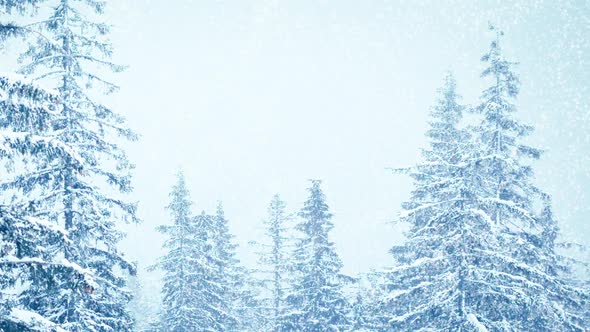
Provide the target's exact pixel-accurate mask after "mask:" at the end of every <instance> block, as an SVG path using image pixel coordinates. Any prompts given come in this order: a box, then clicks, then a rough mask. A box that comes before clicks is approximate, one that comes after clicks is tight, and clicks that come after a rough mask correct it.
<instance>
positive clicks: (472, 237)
mask: <svg viewBox="0 0 590 332" xmlns="http://www.w3.org/2000/svg"><path fill="white" fill-rule="evenodd" d="M439 95H440V97H439V100H438V102H437V104H436V106H435V107H434V108H433V110H432V112H431V118H432V120H431V121H430V126H431V128H430V129H429V130H428V132H427V133H426V135H427V137H428V138H429V141H430V146H429V148H428V149H424V150H423V151H422V154H423V158H424V162H423V163H421V164H419V165H417V166H415V167H412V168H409V169H403V170H400V171H403V172H406V173H408V174H409V175H410V176H411V177H412V178H413V179H414V190H413V191H412V195H411V198H410V201H408V202H407V203H404V205H403V208H404V210H405V211H404V213H403V215H402V216H401V218H400V219H401V221H403V222H407V223H408V224H409V225H410V229H409V231H408V233H407V234H406V237H407V239H406V241H405V242H404V243H403V244H402V245H398V246H395V247H393V248H392V249H391V253H392V254H393V255H394V258H395V259H396V263H397V266H395V267H394V268H393V269H392V270H390V271H388V272H387V274H386V275H387V283H386V286H387V290H388V294H387V296H386V297H385V299H384V301H383V302H384V307H383V308H382V311H383V313H382V314H381V315H380V316H382V318H381V329H382V330H387V329H395V330H406V331H418V330H426V329H429V328H430V329H433V330H453V329H461V328H462V326H463V324H464V322H465V321H466V318H465V312H464V311H463V310H464V302H465V298H466V294H467V293H468V290H467V289H466V285H465V283H464V279H465V277H466V274H467V272H466V271H467V268H468V265H469V262H467V257H468V253H467V250H468V244H469V243H470V242H471V241H474V242H476V241H478V237H479V236H481V234H479V233H480V229H481V227H482V226H481V223H479V222H477V218H478V215H479V214H481V213H482V211H479V210H476V209H471V208H470V206H468V205H467V204H466V202H467V201H469V199H470V198H471V197H473V191H474V188H473V185H472V181H471V172H470V163H469V162H468V159H469V158H470V157H471V155H472V154H473V152H472V149H473V146H472V145H470V144H469V137H468V135H467V133H466V132H465V131H463V130H461V129H459V127H458V125H459V121H460V120H461V118H462V115H463V111H464V106H462V105H461V104H460V103H459V101H460V96H459V95H458V94H457V92H456V83H455V80H454V79H453V77H452V76H450V75H449V76H447V77H446V79H445V84H444V87H443V88H442V89H441V90H439ZM482 240H485V239H482Z"/></svg>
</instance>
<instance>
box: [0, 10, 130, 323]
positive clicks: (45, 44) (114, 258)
mask: <svg viewBox="0 0 590 332" xmlns="http://www.w3.org/2000/svg"><path fill="white" fill-rule="evenodd" d="M47 2H50V1H47ZM52 4H53V5H54V7H51V10H50V11H49V15H48V16H47V17H42V16H43V14H45V13H47V12H45V11H43V10H41V11H39V12H38V13H37V16H36V19H38V20H37V22H38V23H29V24H27V26H26V30H27V32H35V33H34V34H33V33H31V34H29V35H27V36H28V37H27V38H28V39H30V37H31V36H34V38H36V41H35V42H31V43H30V46H29V48H28V50H27V51H26V52H25V53H24V54H23V56H22V60H23V61H24V62H26V64H25V65H24V66H23V68H22V72H23V73H24V74H28V75H31V76H32V77H33V79H34V80H36V81H43V83H44V84H45V85H46V86H51V87H54V88H55V90H56V94H57V104H58V111H59V114H58V115H57V116H56V117H55V118H53V119H52V121H51V123H50V124H49V130H50V131H51V135H52V138H53V139H54V141H57V142H60V143H61V144H63V146H65V147H67V148H68V149H69V150H71V151H74V152H75V154H68V155H65V156H63V158H53V159H50V160H44V161H43V162H41V163H38V164H37V165H35V166H34V168H31V169H30V170H29V171H28V173H27V174H25V175H24V176H21V177H18V178H16V179H15V181H13V182H12V183H7V184H4V187H5V188H26V189H27V190H30V194H32V193H33V190H32V189H29V187H27V184H38V185H39V187H38V188H36V189H37V191H38V192H35V193H36V194H39V195H38V199H37V200H36V205H35V209H36V215H37V216H38V217H41V218H46V219H47V220H51V222H52V225H54V226H56V227H62V228H63V229H64V230H65V231H66V233H67V234H68V238H69V240H68V241H63V242H62V243H61V244H57V245H55V246H54V247H53V248H52V251H51V253H52V254H53V255H55V256H56V257H61V258H62V259H63V261H64V262H66V263H67V264H70V265H72V266H78V267H80V269H82V270H83V271H87V272H88V273H90V274H91V275H92V277H93V279H94V280H95V281H96V285H94V286H93V285H84V286H82V284H83V283H81V282H80V280H79V278H65V277H64V278H60V277H59V276H58V275H44V274H35V278H33V279H32V280H29V282H30V286H29V287H28V289H27V290H26V291H25V292H24V294H23V296H22V297H21V302H22V305H23V306H24V307H26V308H27V309H30V310H32V311H35V312H37V313H38V314H40V315H41V316H43V317H50V319H51V321H53V322H54V323H56V324H58V325H60V326H61V327H62V328H64V329H66V330H70V331H118V330H128V329H130V328H131V325H132V319H131V318H130V316H129V314H128V312H127V310H126V309H125V305H126V303H127V302H128V301H129V298H130V293H129V292H128V291H127V290H126V288H125V278H124V275H123V273H124V271H123V270H128V271H130V272H134V266H133V264H130V263H129V262H128V261H126V260H125V258H124V257H123V255H122V254H121V253H120V252H119V251H118V250H117V248H116V245H117V243H118V241H119V240H120V239H121V237H122V236H123V233H121V232H120V231H119V230H118V225H119V224H120V223H122V222H128V221H132V222H137V221H138V220H137V218H136V215H135V211H136V208H135V205H134V204H129V203H127V202H125V201H124V200H122V199H121V197H119V195H116V194H111V192H114V191H119V192H121V193H123V194H125V193H128V192H129V191H130V190H131V185H130V176H129V170H130V169H131V168H132V167H131V165H130V164H129V162H128V161H127V158H126V156H125V153H124V151H123V150H121V149H120V148H119V147H118V146H117V145H116V144H115V143H113V141H111V140H110V138H109V135H110V134H113V133H114V134H116V135H119V136H122V137H123V138H127V139H135V136H134V134H133V133H132V132H131V131H130V130H129V129H127V128H125V124H124V121H123V119H122V118H121V117H120V116H118V115H117V114H116V113H114V112H113V111H112V110H110V109H109V108H108V107H106V106H104V105H102V104H100V103H98V102H96V101H95V100H94V99H93V98H92V97H91V95H92V93H91V92H90V90H91V88H92V85H93V84H94V83H99V84H100V85H102V86H103V87H106V90H107V92H111V91H114V90H116V86H115V85H114V84H112V83H109V82H107V81H106V80H103V79H101V78H100V76H99V75H98V74H96V73H94V72H93V71H92V70H95V69H96V68H97V67H100V66H105V67H107V68H108V69H111V70H115V71H119V70H120V69H121V67H119V66H116V65H114V64H112V63H110V62H109V61H108V57H109V56H110V54H111V52H112V50H111V48H110V45H109V44H108V42H107V41H106V40H105V37H106V35H107V34H108V30H109V29H108V26H107V25H106V24H102V23H95V22H92V21H91V19H90V18H88V17H86V16H85V13H88V12H89V10H90V11H94V12H95V13H96V14H100V13H102V11H103V9H104V2H102V1H92V0H90V1H84V2H80V1H68V0H62V1H53V2H52ZM74 155H75V157H74ZM54 157H55V156H54ZM112 189H114V190H112ZM118 267H121V268H122V269H123V270H121V269H118Z"/></svg>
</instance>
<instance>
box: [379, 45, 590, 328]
mask: <svg viewBox="0 0 590 332" xmlns="http://www.w3.org/2000/svg"><path fill="white" fill-rule="evenodd" d="M483 60H484V61H485V62H489V63H490V67H488V68H487V69H486V70H485V71H484V73H483V76H484V77H486V76H492V77H493V78H494V84H493V86H492V87H491V88H489V89H487V90H486V91H485V92H484V94H483V96H482V104H481V105H480V106H479V107H478V108H477V110H479V112H480V113H481V114H482V115H483V120H482V122H481V123H480V124H479V125H478V126H475V127H473V128H470V129H471V130H470V132H472V133H473V134H472V137H473V142H474V143H473V144H470V143H469V140H467V139H466V138H460V137H466V136H464V134H463V133H461V131H455V130H454V129H446V130H442V131H440V130H437V128H441V125H440V123H441V122H443V123H445V122H446V123H452V124H454V127H453V128H456V123H457V121H455V120H451V119H453V118H454V117H455V116H454V115H453V114H455V113H456V112H455V111H453V109H454V108H455V107H452V106H450V105H453V104H455V103H454V102H447V103H445V102H443V103H441V104H440V106H439V107H437V108H435V112H434V113H433V117H434V121H432V129H431V130H430V131H429V133H428V136H429V137H430V139H431V148H430V149H429V150H428V151H425V153H424V157H425V159H426V160H425V162H424V163H423V164H421V165H418V166H417V167H414V168H412V169H410V175H411V176H412V177H413V178H414V180H415V187H416V188H415V190H414V191H413V192H412V197H411V200H410V202H408V203H406V204H405V205H404V209H405V210H406V211H405V212H404V214H403V216H402V219H403V220H405V221H407V222H409V224H410V226H411V228H410V230H409V232H408V234H407V237H408V239H407V241H406V242H405V243H404V244H403V245H400V246H396V247H394V248H393V249H392V253H393V254H394V256H395V258H396V260H397V262H398V266H396V267H394V268H393V269H392V270H391V271H389V283H388V286H389V288H390V293H389V296H388V297H387V298H386V299H385V301H384V303H385V304H386V306H385V310H387V311H388V313H389V315H385V317H386V318H387V319H386V320H384V323H385V324H384V329H387V328H394V329H397V330H408V331H410V330H411V331H415V330H429V329H435V330H467V331H471V330H473V331H478V330H479V331H487V330H490V331H523V330H535V331H557V330H559V331H579V330H583V328H582V327H581V326H582V325H581V324H582V321H581V319H580V316H579V314H578V312H579V307H580V306H581V305H583V301H584V298H583V294H582V293H581V292H580V291H578V290H576V289H574V288H573V287H572V286H571V285H570V284H569V283H567V282H565V279H562V278H561V277H560V274H559V272H558V270H559V269H560V266H562V264H560V262H559V261H560V259H559V256H558V255H557V254H556V253H555V250H554V247H553V245H552V244H551V243H552V241H553V240H552V238H554V236H553V235H552V234H554V233H555V232H556V231H557V228H556V223H555V222H554V220H552V218H548V215H547V213H544V214H543V213H538V212H536V211H534V209H533V207H534V202H535V199H538V200H542V198H543V197H544V196H545V195H544V194H542V193H541V192H540V191H539V190H538V189H537V188H535V187H534V186H533V184H532V170H531V167H530V166H529V165H527V164H526V162H525V160H526V158H527V157H533V158H537V157H538V156H539V151H538V150H537V149H533V148H530V147H526V146H524V145H522V144H521V143H520V142H519V141H520V139H521V138H522V137H523V136H524V135H526V134H527V133H528V132H530V130H531V128H530V127H527V126H524V125H521V124H519V123H518V122H517V121H516V120H515V118H514V116H513V113H514V111H515V107H514V106H513V104H512V100H513V99H514V97H516V95H517V92H518V81H517V79H516V76H515V75H514V73H512V71H511V70H510V67H511V65H512V64H511V63H510V62H507V61H505V60H503V59H502V57H501V52H500V48H499V35H498V39H496V40H495V41H494V42H493V43H492V48H491V51H490V52H489V53H488V54H486V55H485V56H484V57H483ZM447 86H448V84H447ZM447 91H448V89H447ZM447 95H449V94H447ZM445 99H448V98H443V101H444V100H445ZM445 104H447V106H445ZM445 109H446V111H445ZM440 110H442V111H443V112H442V113H441V112H440ZM445 113H448V114H447V115H446V117H445V116H441V115H443V114H445ZM444 119H447V120H444ZM437 132H438V134H437ZM453 132H457V133H461V134H460V135H458V136H456V137H453V136H452V135H450V134H451V133H453ZM441 134H442V136H441ZM445 137H446V138H445ZM441 138H443V140H442V142H441ZM445 142H446V143H445ZM441 143H445V144H441ZM445 146H448V147H451V149H448V148H445ZM453 151H455V152H453Z"/></svg>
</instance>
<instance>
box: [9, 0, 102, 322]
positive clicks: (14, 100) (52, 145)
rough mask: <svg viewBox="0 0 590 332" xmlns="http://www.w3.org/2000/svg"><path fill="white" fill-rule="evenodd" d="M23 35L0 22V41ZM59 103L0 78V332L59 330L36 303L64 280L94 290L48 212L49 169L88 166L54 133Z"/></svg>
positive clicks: (24, 6) (24, 4) (18, 5)
mask: <svg viewBox="0 0 590 332" xmlns="http://www.w3.org/2000/svg"><path fill="white" fill-rule="evenodd" d="M40 2H42V1H36V0H23V1H1V2H0V7H1V8H2V9H3V10H4V11H6V12H7V13H11V12H18V13H21V14H23V13H25V12H34V11H35V9H36V6H37V5H38V4H39V3H40ZM28 32H31V31H30V29H28V28H24V27H23V26H20V25H17V24H15V23H8V24H0V37H1V38H2V41H6V39H7V37H11V36H15V35H19V36H23V37H24V36H26V34H27V33H28ZM59 106H60V98H59V95H58V94H56V93H54V92H48V91H47V90H44V89H42V88H40V87H39V86H37V85H35V84H32V83H30V82H29V80H28V79H26V78H23V77H20V76H15V75H10V76H8V75H3V76H2V77H0V110H1V112H0V132H1V134H0V136H1V137H0V162H1V163H2V165H3V166H4V167H6V170H7V172H5V173H4V174H3V175H4V176H0V191H1V192H2V196H0V197H2V200H1V201H0V247H1V248H2V250H1V251H0V271H1V273H0V275H1V276H0V303H2V304H1V305H0V328H2V329H3V330H7V331H13V330H15V331H17V330H18V331H24V330H26V331H48V330H52V331H53V330H55V331H62V328H61V327H60V326H59V324H56V322H55V319H54V317H53V316H51V315H50V314H49V313H48V312H46V311H45V310H43V309H44V308H40V307H39V306H37V305H35V304H34V301H35V299H38V298H42V297H45V296H50V294H49V291H50V290H51V291H55V290H52V289H51V288H58V286H57V285H58V284H60V281H64V280H68V281H70V286H69V287H68V290H67V291H69V292H71V293H78V294H80V293H82V294H84V295H86V296H87V294H88V292H89V291H91V290H93V289H96V288H97V287H98V286H97V283H96V282H95V279H97V276H96V275H95V274H94V273H92V272H93V271H90V270H89V269H85V268H83V267H81V266H80V265H78V264H76V263H75V262H72V261H70V260H68V259H64V257H63V251H60V249H61V248H68V247H71V246H72V244H73V239H72V236H71V233H70V232H69V231H68V230H66V229H65V228H64V227H63V225H62V224H59V223H57V222H55V220H53V219H52V218H51V217H50V216H48V213H47V211H46V210H45V204H44V203H45V202H46V200H47V195H46V193H44V192H43V189H46V188H47V187H48V185H49V183H50V182H51V180H52V178H51V176H52V175H53V174H51V172H50V170H49V169H48V168H47V167H46V166H47V165H53V164H56V163H59V162H60V161H61V160H64V159H69V160H71V167H72V169H73V170H75V171H82V170H83V167H84V166H85V165H83V160H82V157H81V155H80V152H79V150H78V149H77V147H74V146H70V145H68V144H66V143H65V142H63V141H62V140H61V139H60V137H59V134H58V133H56V132H55V131H54V130H53V124H54V123H55V121H56V120H57V119H58V118H59V116H60V112H59V108H60V107H59ZM40 165H42V166H40ZM9 197H10V198H9ZM39 283H40V284H41V287H38V286H39ZM29 284H30V285H29ZM6 289H9V291H6V292H5V291H4V290H6ZM15 289H17V290H18V291H17V292H15Z"/></svg>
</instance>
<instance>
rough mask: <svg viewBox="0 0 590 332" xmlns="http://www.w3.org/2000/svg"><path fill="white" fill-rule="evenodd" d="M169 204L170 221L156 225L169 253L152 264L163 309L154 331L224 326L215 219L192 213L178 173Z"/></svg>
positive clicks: (177, 330) (190, 329) (179, 330)
mask: <svg viewBox="0 0 590 332" xmlns="http://www.w3.org/2000/svg"><path fill="white" fill-rule="evenodd" d="M170 197H171V199H172V201H171V202H170V204H169V205H168V206H167V209H168V210H169V211H170V215H171V217H172V219H173V223H172V225H165V226H159V227H158V230H159V231H160V232H162V233H163V234H164V235H166V236H167V237H168V238H167V239H166V241H165V243H164V248H165V249H167V250H168V252H167V253H166V254H165V255H164V256H163V257H161V258H160V259H159V260H158V262H157V264H156V265H155V266H154V267H152V269H154V268H159V269H161V270H163V272H164V286H163V288H162V295H163V296H162V301H163V304H162V312H161V314H160V318H159V321H158V322H157V323H156V324H154V330H156V331H170V332H184V331H186V332H188V331H222V330H224V329H223V328H222V325H221V322H220V317H221V316H222V315H223V314H224V312H225V311H224V308H221V307H220V303H221V298H220V293H221V284H220V283H219V275H218V273H217V272H218V271H217V266H218V265H219V263H218V261H217V260H216V259H215V258H214V253H213V250H214V249H213V248H214V238H213V237H212V236H211V235H212V234H213V232H214V220H213V218H212V217H211V216H208V215H206V214H205V213H202V214H200V215H198V216H196V217H193V216H192V215H191V205H192V202H191V200H190V197H189V192H188V189H187V187H186V183H185V179H184V176H183V174H182V173H179V174H178V180H177V183H176V185H175V186H174V187H173V190H172V192H171V193H170Z"/></svg>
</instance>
